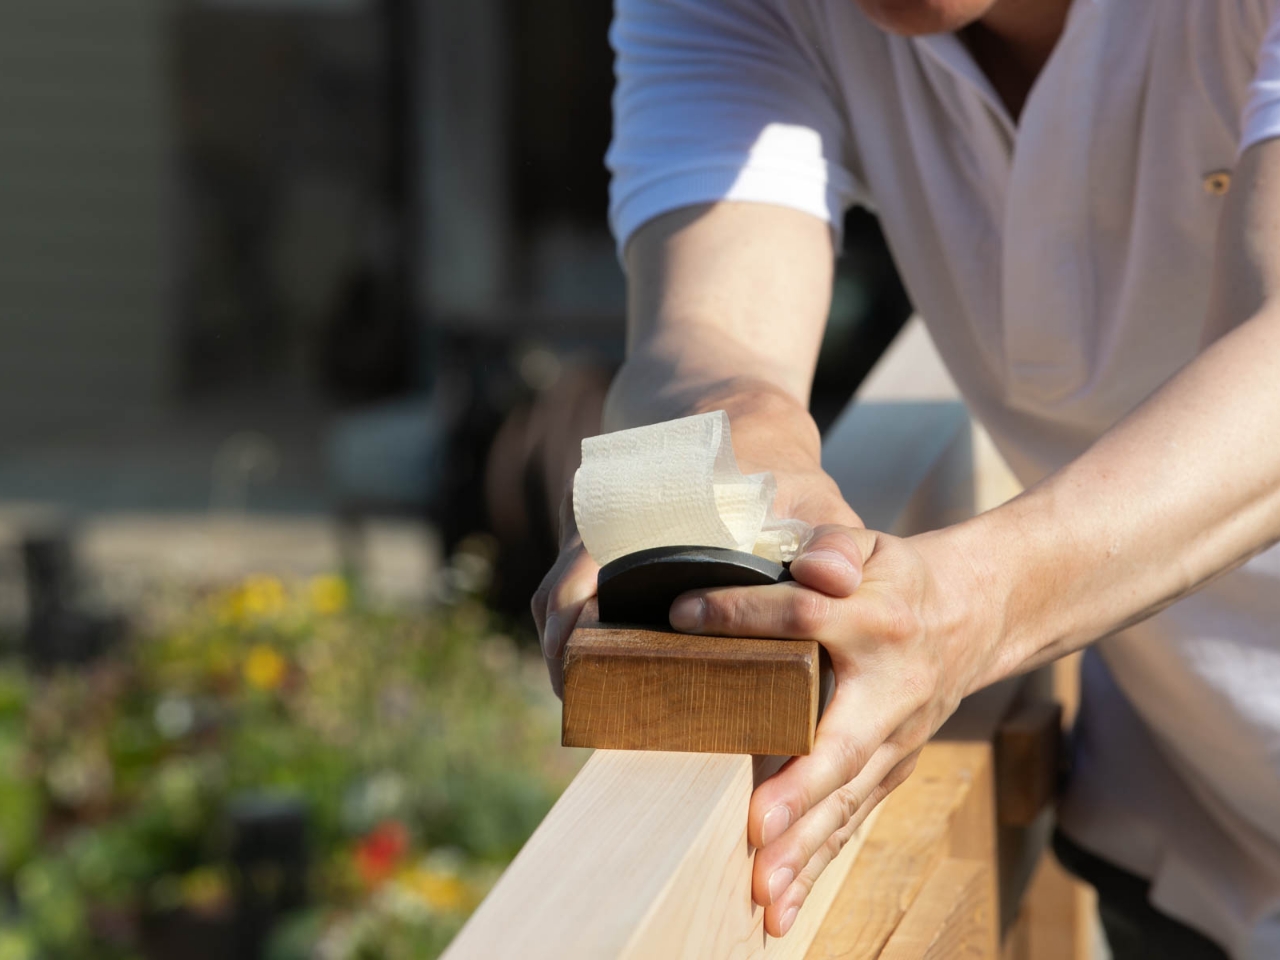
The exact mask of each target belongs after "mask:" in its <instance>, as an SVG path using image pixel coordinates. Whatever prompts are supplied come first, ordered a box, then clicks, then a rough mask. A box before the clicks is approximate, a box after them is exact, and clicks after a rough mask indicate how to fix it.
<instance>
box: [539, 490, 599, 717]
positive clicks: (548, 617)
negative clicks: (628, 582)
mask: <svg viewBox="0 0 1280 960" xmlns="http://www.w3.org/2000/svg"><path fill="white" fill-rule="evenodd" d="M599 572H600V567H599V565H598V564H597V563H596V562H595V561H594V560H592V559H591V556H590V555H589V554H588V553H587V548H586V547H584V546H583V545H582V537H580V536H579V535H578V525H577V523H576V522H575V521H574V519H573V493H572V491H570V492H569V493H568V494H566V495H565V498H564V502H563V503H562V504H561V505H560V555H559V556H558V557H556V562H555V564H554V565H553V566H552V567H551V569H550V570H549V571H547V575H546V576H545V577H543V578H542V583H541V584H539V586H538V589H537V591H536V592H535V593H534V595H533V600H532V601H531V602H530V606H531V607H532V608H533V619H534V622H535V623H536V624H537V625H538V636H539V638H540V639H541V641H542V656H543V659H544V660H546V662H547V673H549V674H550V675H551V689H553V690H554V691H555V692H556V696H557V697H560V698H561V699H563V698H564V645H565V643H567V642H568V640H569V634H571V633H572V632H573V627H574V625H575V624H576V623H577V622H578V617H579V616H580V615H581V614H582V608H583V606H584V605H585V604H586V602H587V601H588V600H590V599H591V598H592V597H594V596H595V595H596V574H597V573H599Z"/></svg>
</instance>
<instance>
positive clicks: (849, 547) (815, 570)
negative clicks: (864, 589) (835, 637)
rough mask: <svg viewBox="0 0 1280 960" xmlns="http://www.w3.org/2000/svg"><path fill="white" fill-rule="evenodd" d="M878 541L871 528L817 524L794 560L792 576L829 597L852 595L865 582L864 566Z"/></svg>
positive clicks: (798, 581)
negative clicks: (818, 525) (863, 580)
mask: <svg viewBox="0 0 1280 960" xmlns="http://www.w3.org/2000/svg"><path fill="white" fill-rule="evenodd" d="M875 541H876V534H875V533H873V532H871V531H869V530H863V529H860V528H855V527H842V526H837V525H835V524H825V525H823V526H820V527H817V528H815V529H814V531H813V536H812V537H811V538H810V539H809V542H808V543H806V544H805V546H804V549H802V550H801V551H800V554H799V555H798V556H797V557H796V558H795V560H793V561H792V562H791V576H792V577H793V578H794V579H795V581H796V582H797V583H801V584H803V585H804V586H806V587H809V588H811V589H813V590H820V591H822V592H823V593H825V594H827V595H828V596H831V597H847V596H850V595H851V594H852V593H853V591H854V590H856V589H858V584H860V583H861V582H862V565H863V563H865V562H866V560H867V558H868V557H870V556H871V552H872V550H873V549H874V548H875Z"/></svg>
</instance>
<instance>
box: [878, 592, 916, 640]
mask: <svg viewBox="0 0 1280 960" xmlns="http://www.w3.org/2000/svg"><path fill="white" fill-rule="evenodd" d="M919 633H920V617H919V615H918V614H917V613H916V611H915V609H914V608H913V607H912V606H911V605H910V604H909V603H907V602H905V601H903V600H897V601H894V602H891V603H889V604H887V605H886V607H885V611H884V622H883V624H882V627H881V636H882V638H883V639H884V640H885V641H886V642H887V643H890V644H892V645H894V646H902V645H905V644H906V643H908V642H910V641H911V640H914V639H915V638H916V637H917V636H918V635H919Z"/></svg>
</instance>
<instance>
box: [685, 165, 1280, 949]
mask: <svg viewBox="0 0 1280 960" xmlns="http://www.w3.org/2000/svg"><path fill="white" fill-rule="evenodd" d="M1210 309H1211V313H1210V316H1209V322H1208V329H1210V330H1212V331H1213V332H1214V334H1216V335H1217V339H1216V340H1215V341H1214V342H1213V343H1212V344H1211V345H1209V346H1208V347H1207V349H1206V350H1205V351H1204V352H1203V353H1202V354H1201V355H1200V356H1199V357H1197V358H1196V359H1195V360H1194V361H1192V362H1191V363H1189V364H1188V365H1187V366H1186V367H1185V368H1183V370H1182V371H1180V372H1179V373H1178V374H1177V375H1176V376H1174V377H1173V378H1171V379H1170V380H1169V381H1168V382H1167V383H1166V384H1165V385H1164V386H1163V387H1162V388H1161V389H1160V390H1158V391H1157V392H1156V393H1155V394H1153V395H1152V396H1151V397H1150V398H1149V399H1148V400H1147V401H1145V402H1144V403H1143V404H1141V405H1140V406H1139V407H1138V408H1137V409H1135V410H1134V411H1133V412H1132V413H1131V414H1130V415H1129V416H1127V417H1126V418H1124V419H1123V420H1122V421H1121V422H1119V423H1118V424H1117V425H1116V426H1115V427H1113V428H1112V429H1111V430H1110V431H1108V432H1107V433H1106V434H1105V435H1104V436H1102V437H1101V438H1100V439H1099V440H1098V441H1097V442H1096V443H1095V444H1094V445H1093V446H1092V447H1091V448H1090V449H1089V450H1088V451H1086V452H1085V453H1084V454H1083V455H1082V456H1081V457H1079V458H1078V459H1077V460H1075V461H1074V462H1072V463H1070V464H1068V465H1067V466H1066V467H1064V468H1063V469H1062V470H1060V471H1058V472H1057V473H1055V474H1053V475H1052V476H1050V477H1048V478H1047V479H1046V480H1044V481H1043V482H1042V483H1040V484H1038V485H1037V486H1036V487H1034V488H1032V489H1031V490H1029V491H1027V492H1026V493H1024V494H1023V495H1022V496H1020V497H1018V498H1016V499H1015V500H1013V501H1011V502H1010V503H1008V504H1006V505H1004V506H1003V507H1000V508H997V509H995V510H992V511H989V512H988V513H986V514H984V515H983V516H981V517H978V518H976V519H974V520H971V521H968V522H966V523H963V524H959V525H957V526H954V527H950V528H947V529H945V530H941V531H937V532H934V533H930V534H925V535H922V536H918V537H912V538H909V539H907V540H899V539H897V538H894V537H889V536H886V535H884V534H879V533H873V532H871V531H865V530H857V529H837V528H829V529H828V530H826V531H824V532H823V536H822V537H820V538H819V539H820V540H821V541H822V543H823V545H824V546H825V547H826V548H828V549H831V550H838V551H841V552H843V553H844V554H845V555H846V556H848V557H849V559H850V560H851V561H853V562H856V563H860V564H861V565H862V577H861V584H860V586H859V587H858V588H857V590H856V591H855V592H853V593H852V594H851V595H849V596H847V597H843V598H831V597H823V596H821V595H819V594H817V593H816V592H815V591H812V590H804V589H801V588H799V587H796V586H794V585H791V586H787V585H778V586H776V587H757V588H752V589H750V590H741V589H739V590H716V591H708V592H702V593H700V594H698V595H686V596H685V597H683V598H681V599H680V600H678V601H677V602H676V604H675V605H674V606H673V608H672V612H671V618H672V622H673V623H674V624H675V625H676V626H677V627H679V628H681V629H686V630H690V631H696V632H705V633H729V634H731V635H735V636H750V635H756V636H774V637H788V636H791V637H810V638H814V639H818V640H820V641H821V642H822V643H823V645H824V646H825V647H826V648H827V650H828V651H829V652H830V654H831V658H832V663H833V666H834V668H835V671H836V676H837V689H836V694H835V697H834V698H833V700H832V702H831V705H830V706H829V707H828V708H827V712H826V714H825V715H824V716H823V719H822V722H821V723H820V725H819V729H818V736H817V740H816V742H815V747H814V751H813V753H812V754H811V755H810V756H808V757H800V758H797V759H796V760H794V761H793V762H792V763H791V764H790V765H789V766H788V767H786V768H784V769H783V771H782V772H780V773H779V774H777V775H776V776H774V777H773V778H771V779H770V780H769V781H766V782H765V783H764V784H762V785H761V786H760V787H759V788H757V790H756V792H755V795H754V796H753V797H752V803H751V813H750V817H749V821H748V836H749V837H750V838H751V841H752V843H754V844H756V845H757V846H759V847H760V848H761V849H760V850H759V852H758V853H757V855H756V863H755V875H754V887H753V893H754V896H755V897H756V899H757V901H758V902H760V903H762V904H767V905H768V909H767V910H766V913H765V926H766V929H768V930H769V932H770V933H773V934H775V935H777V934H778V933H781V932H785V930H786V928H787V927H788V926H789V925H790V920H789V919H788V918H793V917H794V915H795V914H794V909H795V908H796V907H798V905H799V904H800V903H802V902H803V901H804V899H805V897H806V896H807V895H808V891H809V889H810V888H811V887H812V884H813V881H814V880H815V879H816V878H817V876H818V874H819V873H820V872H821V871H822V869H824V868H825V866H826V864H827V863H828V862H829V861H830V860H831V858H832V857H833V856H834V855H835V853H836V852H838V851H839V849H840V847H841V845H842V844H843V843H844V842H845V840H846V839H847V838H848V837H849V835H850V834H851V833H852V830H853V828H854V827H855V826H856V825H857V823H859V822H860V821H861V820H862V819H863V818H864V817H865V816H866V813H867V812H868V811H869V810H870V809H871V807H873V806H874V805H875V803H876V802H878V801H879V800H880V799H881V798H882V797H884V796H885V795H886V794H887V793H888V792H889V791H890V790H892V789H893V787H894V786H895V785H896V784H897V783H898V782H900V781H901V780H902V779H904V778H905V776H906V775H907V774H908V773H909V772H910V769H911V767H912V765H913V757H914V755H915V752H916V751H917V750H918V749H919V747H920V746H921V745H922V744H923V743H924V742H925V741H926V740H927V739H928V738H929V736H931V735H932V733H933V732H934V731H935V730H936V729H937V728H938V726H940V725H941V723H942V721H943V720H945V719H946V717H947V716H948V715H949V714H950V713H951V712H952V711H953V710H954V709H955V706H956V704H957V703H958V702H959V700H960V698H961V697H962V696H963V695H965V694H967V693H969V692H971V691H973V690H975V689H978V688H980V687H982V686H984V685H986V684H988V683H990V682H992V681H995V680H998V679H1000V678H1002V677H1004V676H1008V675H1011V674H1014V673H1018V672H1021V671H1024V670H1027V669H1030V668H1032V667H1034V666H1036V665H1037V664H1041V663H1045V662H1048V661H1050V660H1052V659H1054V658H1056V657H1058V656H1061V655H1062V654H1065V653H1067V652H1069V651H1072V650H1075V649H1078V648H1080V647H1082V646H1085V645H1086V644H1088V643H1091V642H1092V641H1094V640H1096V639H1098V638H1100V637H1102V636H1106V635H1107V634H1109V633H1112V632H1114V631H1116V630H1118V629H1120V628H1122V627H1124V626H1126V625H1128V624H1132V623H1135V622H1137V621H1139V620H1141V619H1143V618H1145V617H1148V616H1150V615H1152V614H1153V613H1155V612H1157V611H1158V610H1160V609H1162V608H1163V607H1165V606H1167V605H1168V604H1170V603H1172V602H1173V601H1175V600H1177V599H1178V598H1179V597H1182V596H1185V595H1186V594H1188V593H1190V592H1191V591H1193V590H1194V589H1196V588H1197V587H1198V586H1200V585H1202V584H1204V583H1206V582H1207V581H1209V580H1211V579H1213V578H1214V577H1216V576H1219V575H1221V574H1222V573H1224V572H1226V571H1228V570H1230V569H1232V568H1233V567H1235V566H1238V565H1239V564H1240V563H1242V562H1244V561H1245V560H1247V559H1248V558H1249V557H1251V556H1253V555H1254V554H1256V553H1258V552H1259V551H1261V550H1263V549H1265V548H1266V547H1267V546H1269V545H1270V544H1272V543H1275V542H1277V540H1280V140H1272V141H1268V142H1264V143H1262V144H1259V145H1257V146H1255V147H1253V148H1251V149H1250V150H1248V151H1247V152H1246V153H1245V155H1244V157H1243V158H1242V160H1241V162H1240V164H1239V166H1238V168H1237V170H1236V175H1235V184H1234V185H1233V187H1232V196H1231V199H1230V202H1229V204H1228V206H1227V209H1226V210H1225V211H1224V215H1223V220H1222V224H1221V230H1220V235H1219V239H1218V248H1217V264H1216V268H1215V286H1214V292H1213V296H1212V305H1211V308H1210ZM842 678H843V679H842Z"/></svg>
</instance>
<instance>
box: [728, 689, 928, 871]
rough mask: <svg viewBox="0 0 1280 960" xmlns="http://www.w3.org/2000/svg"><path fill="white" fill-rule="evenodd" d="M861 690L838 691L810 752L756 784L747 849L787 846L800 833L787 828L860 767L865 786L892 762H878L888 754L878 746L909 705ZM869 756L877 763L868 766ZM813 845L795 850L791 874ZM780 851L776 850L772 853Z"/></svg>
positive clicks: (906, 713) (853, 777)
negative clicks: (866, 780) (782, 841)
mask: <svg viewBox="0 0 1280 960" xmlns="http://www.w3.org/2000/svg"><path fill="white" fill-rule="evenodd" d="M866 693H867V691H865V690H863V689H862V688H854V687H853V685H851V684H848V685H846V686H845V687H843V688H841V689H838V690H837V691H836V695H835V697H834V698H832V701H831V704H830V705H829V706H828V707H827V710H826V712H825V713H824V714H823V716H822V720H821V721H820V722H819V724H818V732H817V736H816V737H815V738H814V744H813V751H812V752H811V753H810V754H809V755H808V756H804V757H795V758H794V759H792V760H791V761H789V762H788V763H787V764H786V765H785V766H783V767H782V769H781V770H779V771H778V772H777V773H775V774H774V775H773V776H772V777H770V778H769V779H768V780H766V781H765V782H764V783H762V784H760V786H759V787H757V788H756V790H755V792H754V793H753V794H752V796H751V805H750V807H749V808H748V811H747V840H748V841H749V842H750V843H751V845H752V846H753V847H756V848H757V849H764V848H767V847H770V846H772V845H773V844H774V843H775V842H777V841H778V840H779V839H785V840H786V844H785V846H786V847H787V848H790V847H791V846H793V845H794V844H795V843H797V842H799V838H801V837H803V836H805V834H802V833H801V834H797V833H793V832H792V831H793V830H794V829H795V827H797V826H799V824H800V822H801V821H802V820H803V819H804V818H805V817H807V816H808V814H809V812H810V811H811V810H812V809H814V808H815V807H817V806H818V805H819V804H821V803H823V802H824V801H826V800H827V798H828V797H830V796H832V795H833V794H836V793H837V792H838V791H840V790H841V789H842V788H844V787H846V786H847V785H849V784H851V783H853V782H854V781H855V780H856V779H857V778H858V777H860V776H862V775H863V773H864V770H865V771H866V776H868V777H870V778H871V786H874V785H875V784H877V783H879V782H880V780H881V779H883V777H884V776H885V774H887V773H888V771H889V768H890V767H892V766H893V763H889V764H888V765H887V766H885V765H884V764H885V763H886V761H887V760H889V759H890V758H889V757H888V756H885V755H883V754H882V751H881V750H880V747H881V745H882V744H883V743H884V742H885V741H886V740H887V739H888V737H889V736H890V734H892V733H893V731H895V730H896V729H897V728H898V727H899V726H900V725H901V724H902V722H903V721H904V720H905V719H906V718H907V716H909V713H910V708H909V707H905V706H900V705H898V704H896V703H892V702H885V699H886V698H880V697H868V696H867V695H866ZM855 732H861V735H860V736H859V735H858V733H855ZM873 758H876V759H877V760H878V762H879V763H880V764H881V766H880V767H872V766H870V764H871V761H872V759H873ZM898 759H901V754H899V757H898ZM893 762H894V763H896V762H897V760H896V759H895V760H894V761H893ZM846 799H848V798H846ZM793 825H794V826H793ZM834 828H835V825H833V826H832V828H831V829H834ZM830 832H831V831H830V830H828V834H830ZM823 839H825V838H823ZM814 849H816V846H813V847H810V848H809V849H807V850H806V851H805V852H804V855H803V857H802V858H801V857H800V854H799V853H798V852H797V853H796V854H795V856H796V857H797V858H800V860H799V863H798V864H796V865H795V869H796V872H797V873H799V869H800V866H803V864H804V862H805V861H806V860H808V859H809V857H810V856H811V855H812V854H813V851H814ZM780 852H781V848H780V849H779V850H778V851H775V852H774V853H775V855H778V854H779V853H780Z"/></svg>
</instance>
